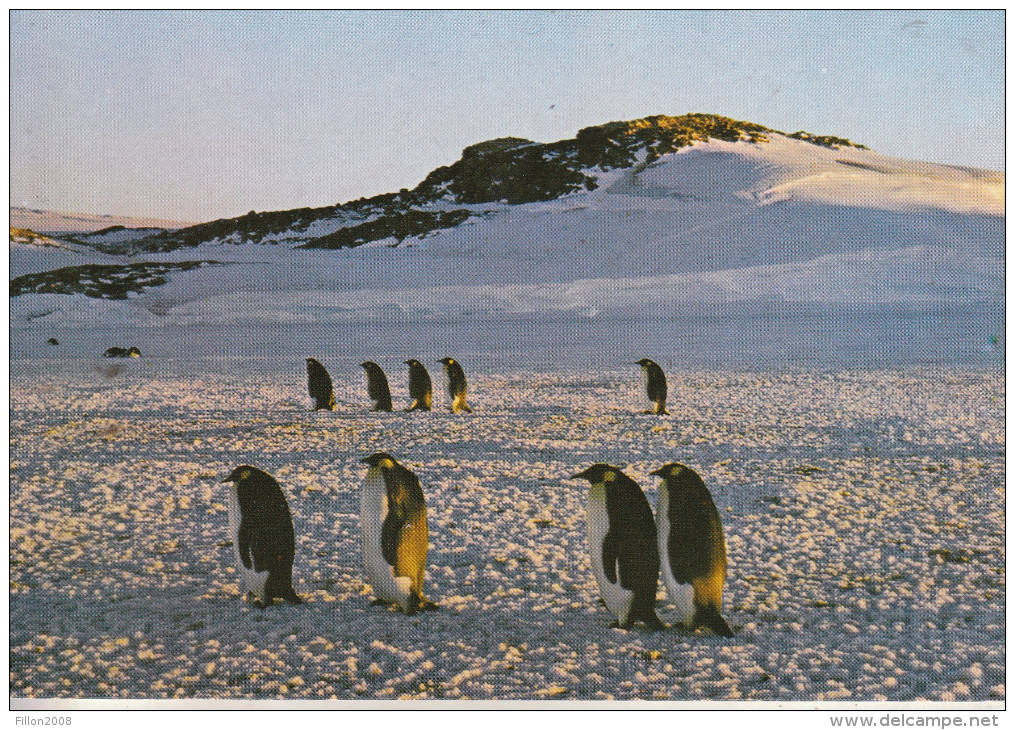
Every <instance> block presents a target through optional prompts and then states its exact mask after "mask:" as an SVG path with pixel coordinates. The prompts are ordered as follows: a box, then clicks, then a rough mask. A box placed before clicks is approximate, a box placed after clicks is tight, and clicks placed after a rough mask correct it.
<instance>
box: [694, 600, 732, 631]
mask: <svg viewBox="0 0 1015 730" xmlns="http://www.w3.org/2000/svg"><path fill="white" fill-rule="evenodd" d="M694 625H695V626H704V627H705V628H708V629H712V632H713V633H714V634H715V635H716V636H725V637H727V638H728V637H730V636H733V629H731V628H730V625H729V624H728V623H726V619H724V618H723V617H722V614H720V613H719V609H717V608H716V607H715V606H713V605H711V604H709V605H707V606H699V607H698V610H697V611H695V614H694Z"/></svg>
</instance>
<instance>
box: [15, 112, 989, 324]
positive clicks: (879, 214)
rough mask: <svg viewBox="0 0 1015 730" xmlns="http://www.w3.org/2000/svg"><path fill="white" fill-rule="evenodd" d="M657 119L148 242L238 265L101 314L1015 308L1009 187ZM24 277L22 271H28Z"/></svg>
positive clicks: (845, 150) (765, 134) (817, 141)
mask: <svg viewBox="0 0 1015 730" xmlns="http://www.w3.org/2000/svg"><path fill="white" fill-rule="evenodd" d="M692 116H693V115H692ZM660 119H662V120H683V119H685V118H683V117H679V118H651V120H653V124H652V125H647V126H645V125H642V126H639V122H627V123H622V124H624V125H626V126H624V127H623V129H622V130H620V129H614V128H612V127H610V126H609V125H606V127H604V128H605V129H607V131H606V132H603V131H602V130H603V129H604V128H590V129H593V130H599V131H597V132H596V135H598V137H596V139H595V140H594V142H595V143H594V144H593V143H592V142H589V141H588V138H589V137H590V134H589V133H588V131H587V130H582V133H579V135H578V137H577V138H576V139H575V140H565V141H562V142H559V143H554V144H551V145H537V144H536V143H532V142H528V141H527V140H510V139H509V140H495V141H493V142H488V143H484V144H483V145H476V146H474V147H472V148H469V149H467V150H466V151H465V153H463V158H462V160H460V161H459V162H458V163H455V165H452V166H451V167H449V168H441V169H440V170H437V171H435V172H434V173H432V174H431V175H430V176H429V177H428V178H427V179H426V180H425V181H424V182H423V183H421V184H420V186H418V187H417V188H416V189H415V190H413V191H402V192H401V193H398V194H392V195H389V196H380V197H378V198H373V199H369V200H365V201H354V202H353V203H350V204H346V205H344V206H336V207H335V208H333V209H317V210H316V211H311V210H310V209H304V210H298V211H283V212H280V213H274V214H267V213H265V214H258V213H253V212H252V213H251V214H248V216H244V217H242V218H239V219H234V220H232V221H216V222H214V223H209V224H202V225H200V226H195V227H193V228H189V229H184V230H183V231H178V232H165V233H157V234H156V235H154V236H149V237H147V238H143V239H141V240H137V239H133V240H132V242H131V243H132V245H133V246H135V247H136V250H137V251H144V250H146V249H148V252H147V253H144V254H143V255H140V256H135V257H133V258H131V259H129V261H130V262H137V261H139V260H143V261H145V262H151V263H164V262H183V261H207V260H214V261H217V262H223V263H227V264H230V265H228V266H221V267H220V266H214V267H203V266H202V267H196V266H195V267H193V268H190V269H188V270H185V271H184V270H180V271H177V272H176V273H173V274H172V275H171V276H170V277H169V279H168V283H166V284H164V285H162V286H159V287H154V288H146V289H144V290H143V291H142V293H140V294H138V295H132V296H131V297H130V298H129V299H128V300H126V301H124V302H123V303H120V304H118V305H116V306H115V307H106V306H103V307H101V308H100V309H101V311H102V312H104V313H107V312H108V311H109V310H110V309H113V310H115V311H116V315H115V316H116V318H117V321H124V322H135V323H138V324H144V325H158V324H165V325H180V324H199V323H250V324H257V323H261V324H263V323H266V322H305V323H313V322H329V321H353V322H355V321H368V320H376V319H378V318H380V319H385V320H390V319H391V318H392V317H394V318H396V319H399V318H400V319H405V320H408V321H413V320H449V319H454V318H457V317H460V316H463V315H471V316H493V317H501V316H515V315H526V316H528V315H533V314H537V315H555V314H557V315H559V314H562V313H563V314H569V315H574V316H580V317H597V316H600V315H603V316H606V315H611V314H618V315H623V316H632V315H634V316H660V315H662V316H665V315H666V314H667V313H668V312H672V310H673V309H674V308H675V307H683V306H687V305H691V304H703V303H704V304H709V303H737V302H782V301H785V302H820V303H836V304H849V303H857V302H860V303H864V304H878V303H894V304H898V303H916V304H919V303H928V302H934V303H949V302H950V303H960V304H969V303H995V304H997V303H1000V302H1001V301H1003V292H1004V284H1003V282H1004V279H1003V261H1004V188H1005V183H1004V174H1003V173H999V172H990V171H984V170H973V169H965V168H955V167H949V166H943V165H934V164H929V163H921V162H912V161H907V160H899V159H894V158H889V157H885V156H882V155H879V154H878V153H876V152H873V151H871V150H868V149H866V148H863V147H859V146H855V145H852V144H851V143H849V142H848V141H847V140H840V139H838V138H814V137H811V136H809V135H804V134H802V133H798V134H796V135H792V136H791V135H784V134H782V133H778V132H774V131H772V130H767V129H765V128H763V127H760V126H758V125H750V124H747V123H739V122H737V123H734V122H733V121H732V120H726V121H728V122H730V124H731V125H741V126H739V127H716V126H715V123H714V120H715V119H719V120H722V119H723V118H721V117H719V118H714V117H707V118H705V119H707V120H709V123H710V124H712V126H710V127H703V129H705V132H701V133H700V134H699V133H697V132H694V133H692V132H693V130H694V129H697V127H693V128H690V127H689V128H685V127H679V126H673V125H675V124H676V122H673V124H672V125H671V126H669V127H667V126H665V124H663V122H660V121H659V120H660ZM642 121H643V120H642ZM692 121H695V124H699V122H700V120H698V119H697V117H695V119H694V120H692ZM618 124H620V123H618ZM653 125H654V126H653ZM699 126H700V124H699ZM674 129H679V130H682V131H680V134H683V135H685V136H683V137H680V136H674V135H676V132H674V131H673V130H674ZM687 129H692V132H687ZM731 129H732V131H730V130H731ZM646 130H647V131H646ZM660 130H662V131H660ZM717 130H718V131H717ZM621 132H623V134H622V133H621ZM664 132H665V134H664ZM712 134H715V135H719V136H720V137H723V138H716V137H713V136H709V135H712ZM596 135H592V136H593V137H595V136H596ZM603 135H605V138H604V139H605V141H604V139H600V137H603ZM611 135H612V136H611ZM667 135H669V136H667ZM696 135H697V136H696ZM660 140H662V142H660ZM674 140H676V141H674ZM731 140H737V141H731ZM663 142H665V144H663ZM611 145H612V146H611ZM531 150H535V151H536V153H532V152H531ZM589 150H593V151H592V152H590V151H589ZM604 150H605V151H604ZM533 155H535V156H533ZM536 157H538V160H542V162H541V163H540V162H538V161H533V160H535V158H536ZM476 158H481V159H482V163H483V164H478V165H474V166H472V167H470V166H469V165H470V164H472V163H471V162H470V161H474V160H475V159H476ZM505 160H507V162H505ZM593 163H595V164H593ZM498 165H499V167H498ZM540 165H543V167H540ZM554 165H556V167H554ZM477 170H479V171H481V172H477ZM490 170H494V171H495V172H490ZM519 170H521V172H519ZM525 170H528V171H529V172H530V173H531V176H530V177H529V178H525V176H524V174H523V172H524V171H525ZM548 170H549V171H548ZM484 175H485V177H483V176H484ZM575 176H577V177H575ZM579 178H580V179H579ZM525 179H530V180H532V181H534V182H533V185H534V188H533V189H532V191H530V193H529V194H523V192H524V190H523V188H522V187H520V186H521V182H520V181H523V180H525ZM477 180H479V182H477ZM480 183H482V185H480ZM554 185H557V187H556V188H554V187H553V186H554ZM483 186H485V187H483ZM501 194H503V195H505V196H507V197H505V198H501V199H499V200H495V201H493V200H489V198H492V197H496V196H497V195H501ZM530 198H535V199H534V200H529V202H518V201H521V200H527V199H530ZM509 199H510V200H514V201H515V202H508V200H509ZM279 225H283V226H284V227H283V228H282V229H279V228H278V226H279ZM266 231H270V232H266ZM125 240H126V239H125ZM271 244H275V245H271ZM118 245H119V249H116V248H115V246H114V248H113V249H110V248H108V247H107V248H106V250H119V251H121V252H122V251H123V249H124V245H125V244H124V242H119V243H118ZM153 248H156V249H162V250H160V251H157V252H156V251H152V250H151V249H153ZM121 261H122V262H123V263H124V264H126V263H128V259H127V258H122V259H121ZM22 273H25V272H23V271H21V270H19V266H18V262H17V261H15V262H14V266H13V267H12V277H17V276H20V275H21V274H22ZM61 275H62V276H65V277H66V276H68V275H71V274H68V273H67V272H63V273H62V274H61ZM84 299H85V297H82V296H79V295H70V296H68V295H59V296H58V295H47V294H28V295H23V296H19V297H17V298H16V299H15V300H14V302H13V305H12V309H13V320H14V323H15V326H18V324H19V323H24V322H26V321H36V320H37V319H39V318H40V316H43V317H44V318H45V319H46V321H47V323H52V324H59V323H72V322H92V323H95V321H96V312H97V309H96V307H95V306H94V305H93V304H92V303H89V302H87V301H84ZM43 312H45V314H44V315H43ZM102 316H105V314H103V315H102Z"/></svg>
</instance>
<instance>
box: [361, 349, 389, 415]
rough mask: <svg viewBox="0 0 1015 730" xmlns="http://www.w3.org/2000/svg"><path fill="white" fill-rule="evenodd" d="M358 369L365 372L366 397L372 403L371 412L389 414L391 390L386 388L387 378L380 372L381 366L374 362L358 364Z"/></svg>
mask: <svg viewBox="0 0 1015 730" xmlns="http://www.w3.org/2000/svg"><path fill="white" fill-rule="evenodd" d="M360 367H361V368H363V369H364V370H366V371H367V395H368V396H370V400H372V401H374V407H373V408H371V409H370V410H371V411H385V412H387V413H390V412H391V390H390V389H389V388H388V378H387V376H386V375H385V374H384V371H383V370H381V366H380V365H378V364H377V363H375V362H370V361H367V362H363V363H360Z"/></svg>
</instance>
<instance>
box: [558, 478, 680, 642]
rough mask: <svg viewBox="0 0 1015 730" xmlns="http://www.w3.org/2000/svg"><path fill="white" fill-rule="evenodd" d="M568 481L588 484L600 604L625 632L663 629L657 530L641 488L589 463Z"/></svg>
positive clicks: (590, 532) (591, 544)
mask: <svg viewBox="0 0 1015 730" xmlns="http://www.w3.org/2000/svg"><path fill="white" fill-rule="evenodd" d="M571 478H572V479H587V480H588V481H589V484H590V485H591V487H590V489H589V499H588V512H587V519H588V536H589V555H590V558H591V560H592V571H593V573H595V576H596V582H597V583H599V590H600V592H601V593H602V595H603V601H604V602H605V603H606V607H607V608H609V609H610V610H611V611H612V612H613V613H614V614H615V615H616V617H617V625H618V626H619V627H620V628H622V629H629V628H631V627H632V626H633V625H634V622H635V621H638V620H641V621H644V622H645V623H646V624H647V625H648V627H649V628H650V629H652V630H656V629H662V628H664V626H663V623H662V621H660V620H659V617H658V616H657V615H656V610H655V603H656V586H657V585H658V582H659V549H658V546H657V545H656V526H655V522H654V521H653V520H652V508H651V507H649V504H648V500H647V499H646V498H645V494H644V493H643V492H642V491H641V487H639V486H638V484H637V483H636V482H635V481H634V480H632V479H631V478H630V477H628V476H627V475H626V474H624V473H623V472H622V471H620V470H619V469H617V468H616V467H613V466H610V465H608V464H593V465H592V466H590V467H589V468H588V469H586V470H585V471H583V472H579V473H578V474H575V475H574V476H573V477H571Z"/></svg>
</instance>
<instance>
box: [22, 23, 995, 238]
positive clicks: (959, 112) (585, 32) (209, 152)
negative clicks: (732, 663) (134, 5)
mask: <svg viewBox="0 0 1015 730" xmlns="http://www.w3.org/2000/svg"><path fill="white" fill-rule="evenodd" d="M10 40H11V43H10V46H11V52H10V59H11V60H10V103H11V127H10V130H11V131H10V133H11V140H10V160H11V172H10V185H11V187H10V202H11V205H24V206H28V207H31V208H41V209H49V210H60V211H71V212H80V213H92V214H103V213H106V214H115V215H138V216H140V215H144V216H156V217H161V218H171V219H177V220H184V221H206V220H211V219H214V218H224V217H232V216H235V215H241V214H243V213H246V212H247V211H249V210H258V211H264V210H282V209H288V208H297V207H305V206H311V207H316V206H323V205H332V204H334V203H339V202H345V201H347V200H351V199H354V198H358V197H361V196H370V195H375V194H378V193H384V192H392V191H397V190H398V189H400V188H412V187H415V186H416V185H417V184H418V183H419V182H420V181H421V180H422V179H423V178H424V177H425V176H426V174H427V173H428V172H430V171H431V170H432V169H434V168H435V167H438V166H440V165H448V164H451V163H452V162H454V161H455V160H457V159H458V157H459V155H460V153H461V150H462V148H463V147H466V146H468V145H471V144H475V143H477V142H482V141H484V140H487V139H492V138H495V137H506V136H513V137H527V138H529V139H533V140H536V141H539V142H550V141H555V140H558V139H563V138H567V137H573V136H574V135H575V133H576V132H577V131H578V130H579V129H581V128H582V127H586V126H590V125H595V124H602V123H605V122H609V121H617V120H626V119H635V118H639V117H644V116H649V115H652V114H670V115H680V114H685V113H688V112H707V113H714V114H722V115H725V116H729V117H734V118H737V119H743V120H748V121H752V122H757V123H759V124H763V125H765V126H768V127H772V128H775V129H781V130H783V131H786V132H794V131H797V130H800V129H804V130H807V131H809V132H813V133H815V134H832V135H837V136H840V137H848V138H850V139H852V140H854V141H857V142H861V143H863V144H866V145H868V146H870V147H872V148H873V149H875V150H877V151H878V152H881V153H883V154H887V155H892V156H897V157H906V158H912V159H919V160H926V161H930V162H941V163H946V164H953V165H965V166H972V167H983V168H989V169H993V170H1003V169H1004V13H1003V11H1000V10H994V11H949V12H945V11H912V10H905V11H892V12H880V11H810V12H804V11H786V12H778V13H775V12H747V11H740V12H722V11H707V12H706V11H652V12H644V11H643V12H617V11H557V12H552V11H526V12H521V11H485V12H466V11H446V12H435V11H389V12H381V11H377V12H374V11H369V12H368V11H321V12H308V11H303V12H269V11H248V12H240V11H222V12H206V11H190V12H186V11H170V12H158V11H75V12H71V11H13V12H12V13H11V14H10Z"/></svg>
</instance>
